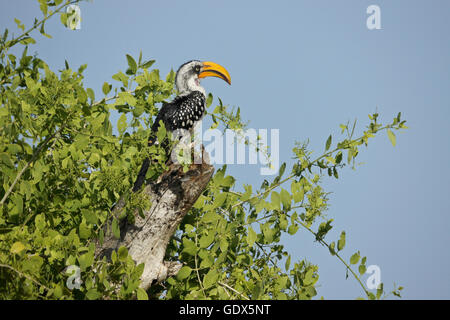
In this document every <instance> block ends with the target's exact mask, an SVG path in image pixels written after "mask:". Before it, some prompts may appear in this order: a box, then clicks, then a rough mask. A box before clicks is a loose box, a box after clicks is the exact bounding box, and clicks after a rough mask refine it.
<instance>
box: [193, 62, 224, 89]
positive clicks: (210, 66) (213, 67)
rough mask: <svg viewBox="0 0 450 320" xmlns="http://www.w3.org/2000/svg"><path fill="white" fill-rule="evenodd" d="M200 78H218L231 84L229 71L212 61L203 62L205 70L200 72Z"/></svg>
mask: <svg viewBox="0 0 450 320" xmlns="http://www.w3.org/2000/svg"><path fill="white" fill-rule="evenodd" d="M198 77H199V78H206V77H217V78H220V79H222V80H224V81H226V82H227V83H228V84H231V77H230V74H229V73H228V71H227V70H226V69H225V68H224V67H222V66H221V65H220V64H217V63H215V62H211V61H204V62H203V70H202V72H200V74H199V75H198Z"/></svg>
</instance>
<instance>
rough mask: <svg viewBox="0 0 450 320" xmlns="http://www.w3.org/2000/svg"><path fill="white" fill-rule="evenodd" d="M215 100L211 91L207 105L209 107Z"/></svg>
mask: <svg viewBox="0 0 450 320" xmlns="http://www.w3.org/2000/svg"><path fill="white" fill-rule="evenodd" d="M212 101H213V95H212V94H211V93H208V97H207V98H206V107H207V108H208V107H209V106H210V105H211V103H212Z"/></svg>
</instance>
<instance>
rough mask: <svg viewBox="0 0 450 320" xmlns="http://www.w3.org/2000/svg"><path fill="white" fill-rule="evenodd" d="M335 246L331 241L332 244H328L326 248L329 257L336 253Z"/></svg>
mask: <svg viewBox="0 0 450 320" xmlns="http://www.w3.org/2000/svg"><path fill="white" fill-rule="evenodd" d="M335 246H336V242H334V241H333V242H332V243H330V245H329V247H328V249H329V250H330V253H331V255H333V256H334V255H335V254H336V251H335V250H334V248H335Z"/></svg>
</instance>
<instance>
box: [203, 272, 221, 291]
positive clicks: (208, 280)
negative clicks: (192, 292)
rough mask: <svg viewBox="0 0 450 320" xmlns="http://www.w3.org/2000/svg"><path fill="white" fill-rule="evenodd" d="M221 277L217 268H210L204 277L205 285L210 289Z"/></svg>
mask: <svg viewBox="0 0 450 320" xmlns="http://www.w3.org/2000/svg"><path fill="white" fill-rule="evenodd" d="M218 279H219V273H218V272H217V271H216V270H209V272H208V273H207V274H206V275H205V277H204V278H203V287H204V288H205V289H208V288H210V287H212V286H213V285H214V284H215V283H216V282H217V280H218Z"/></svg>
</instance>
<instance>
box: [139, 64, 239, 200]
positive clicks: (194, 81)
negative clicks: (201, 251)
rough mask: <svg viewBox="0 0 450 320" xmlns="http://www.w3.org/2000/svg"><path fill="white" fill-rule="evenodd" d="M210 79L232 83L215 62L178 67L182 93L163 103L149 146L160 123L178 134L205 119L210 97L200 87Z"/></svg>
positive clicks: (141, 174) (178, 85)
mask: <svg viewBox="0 0 450 320" xmlns="http://www.w3.org/2000/svg"><path fill="white" fill-rule="evenodd" d="M206 77H218V78H221V79H223V80H225V81H226V82H227V83H228V84H231V78H230V74H229V73H228V71H227V70H226V69H225V68H224V67H222V66H221V65H219V64H217V63H214V62H211V61H205V62H201V61H198V60H191V61H188V62H186V63H184V64H182V65H181V66H180V67H179V68H178V71H177V73H176V75H175V86H176V89H177V90H178V92H179V94H178V96H176V97H175V98H174V99H173V100H172V101H171V102H168V103H167V102H164V103H163V105H162V107H161V109H160V110H159V112H158V114H157V116H156V119H155V122H154V123H153V125H152V127H151V134H150V137H149V139H148V146H152V145H153V144H155V143H156V142H157V141H156V140H157V139H156V133H157V132H158V128H159V126H160V121H162V122H163V123H164V126H165V127H166V130H167V131H169V132H174V131H175V130H177V129H185V130H190V129H192V128H193V127H194V126H195V124H196V123H197V122H198V121H200V120H201V119H202V118H203V116H204V112H205V108H206V94H205V89H204V88H203V87H202V86H201V85H200V79H202V78H206ZM149 165H150V158H146V159H145V160H144V163H143V164H142V167H141V170H140V171H139V174H138V176H137V178H136V181H135V183H134V186H133V192H136V191H138V190H139V189H140V188H141V186H142V184H143V183H144V180H145V175H146V174H147V170H148V167H149Z"/></svg>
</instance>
